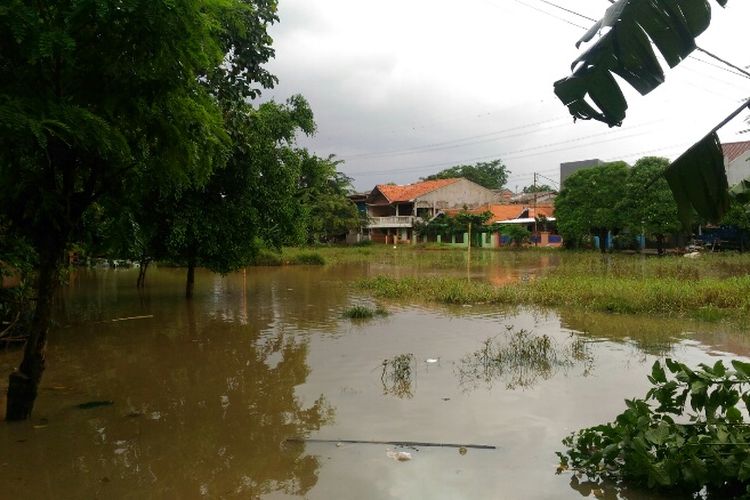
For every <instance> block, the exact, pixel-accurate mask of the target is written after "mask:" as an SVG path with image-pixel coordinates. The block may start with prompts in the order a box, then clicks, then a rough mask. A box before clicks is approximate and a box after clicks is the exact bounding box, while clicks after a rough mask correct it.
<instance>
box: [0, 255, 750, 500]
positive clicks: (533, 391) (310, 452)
mask: <svg viewBox="0 0 750 500" xmlns="http://www.w3.org/2000/svg"><path fill="white" fill-rule="evenodd" d="M553 264H554V263H553ZM547 265H550V263H549V262H546V263H544V262H541V263H540V264H539V265H538V266H531V267H529V268H525V269H520V270H519V269H516V270H508V269H501V270H500V271H497V270H496V269H495V267H497V266H492V269H485V270H484V271H481V270H480V271H477V270H471V269H470V270H469V274H470V275H471V276H472V277H473V278H474V279H487V280H490V281H495V282H502V281H503V279H506V278H507V277H508V276H510V277H515V278H516V279H523V278H524V276H526V275H528V274H532V275H533V274H534V273H538V272H541V270H542V269H544V268H545V267H546V266H547ZM419 272H425V273H429V272H432V271H431V270H429V269H424V270H419V269H417V270H415V269H414V268H398V267H393V266H391V267H388V266H383V265H364V264H362V265H360V264H356V265H341V266H326V267H304V266H301V267H282V268H256V269H248V270H247V271H246V272H244V273H236V274H232V275H229V276H226V277H221V276H218V275H212V274H210V273H207V272H199V273H198V274H197V288H196V297H195V299H194V300H192V301H190V302H188V301H185V300H184V299H183V298H182V292H183V280H184V272H183V271H181V270H178V269H154V270H150V271H149V276H148V288H147V290H146V291H145V292H143V293H141V294H139V293H138V292H137V291H136V290H135V288H134V283H135V279H136V272H135V271H133V270H125V271H115V270H90V271H77V272H75V273H74V275H73V276H71V280H70V284H69V285H68V286H67V287H66V288H65V290H64V292H63V294H62V296H61V297H60V300H59V303H58V305H57V320H56V321H57V325H56V327H55V329H54V332H53V334H52V335H51V340H50V345H49V352H48V359H49V367H48V369H47V372H46V373H45V377H44V380H43V386H42V388H41V393H40V396H39V398H38V401H37V406H36V409H35V413H34V418H33V420H32V421H30V422H23V423H14V424H7V423H2V422H0V479H1V480H2V486H0V497H2V498H14V499H15V498H33V499H43V498H133V499H142V498H271V499H277V498H297V497H302V498H310V499H349V498H356V499H383V498H420V499H421V498H424V499H463V498H466V499H485V498H486V499H536V498H540V499H548V498H549V499H552V498H554V499H558V498H571V499H572V498H580V497H582V496H591V497H592V498H593V494H592V492H591V487H590V485H586V484H579V482H578V480H577V479H576V478H575V477H573V476H571V475H570V474H568V473H563V474H560V475H557V474H556V473H555V469H556V466H557V459H556V456H555V453H554V452H555V451H557V450H561V444H560V440H561V439H562V438H563V437H564V436H566V435H567V434H568V433H570V432H572V431H573V430H576V429H578V428H581V427H584V426H590V425H594V424H597V423H601V422H604V421H609V420H611V419H613V417H615V415H617V414H618V413H619V412H621V411H622V410H623V409H624V404H623V399H624V398H630V397H639V396H642V395H644V394H645V392H646V390H647V388H648V382H647V380H646V374H647V373H648V372H649V370H650V367H651V365H652V363H653V362H654V360H656V359H659V358H660V357H663V356H671V357H674V358H676V359H678V360H681V361H684V362H688V363H691V364H696V363H699V362H710V363H713V362H715V361H716V359H722V358H728V357H736V356H747V355H749V354H750V341H748V340H747V338H746V336H745V335H744V334H743V332H741V331H733V330H732V329H731V328H729V327H727V326H724V325H721V324H710V323H696V322H685V321H678V320H656V319H649V318H643V317H637V318H633V317H623V316H613V315H601V314H590V313H582V312H575V311H565V310H562V311H543V310H537V309H525V308H521V309H513V308H509V309H499V308H486V307H485V308H482V307H456V308H445V307H427V306H419V305H414V304H397V303H393V302H389V303H384V305H385V307H386V308H387V309H388V310H389V311H390V313H391V314H390V315H389V316H387V317H385V318H375V319H373V320H370V321H365V322H352V321H350V320H346V319H343V318H342V311H343V310H344V309H345V308H347V307H350V306H351V305H353V304H374V301H373V300H372V299H371V298H370V297H368V296H367V295H366V294H363V293H362V292H360V291H358V290H356V289H355V288H353V287H351V286H350V284H351V282H352V281H353V280H356V279H358V278H360V277H363V276H366V275H374V274H401V275H404V274H411V273H419ZM462 272H464V270H462V269H458V270H456V273H462ZM139 316H141V318H136V319H126V320H122V321H112V320H113V319H119V318H133V317H139ZM143 316H145V317H143ZM525 332H528V333H525ZM518 335H529V336H541V335H547V336H548V337H549V338H551V339H552V345H553V348H554V349H557V350H559V351H560V352H561V353H563V352H566V353H567V352H572V353H573V354H572V355H570V356H568V357H567V358H565V359H564V361H565V362H563V363H559V364H547V365H544V366H536V365H534V366H525V367H524V366H508V367H506V369H504V370H496V369H491V368H488V367H487V366H484V365H482V362H481V360H482V352H483V349H486V348H487V346H489V345H490V344H493V345H498V346H502V345H507V341H508V340H509V339H512V338H514V337H516V336H518ZM488 339H490V340H488ZM573 345H575V346H577V349H574V350H572V351H569V347H571V346H573ZM19 357H20V352H18V351H17V350H10V351H6V352H0V373H4V374H5V373H8V372H10V371H11V369H12V368H13V367H14V366H15V365H16V364H17V363H18V361H19ZM562 357H563V358H564V356H562ZM5 381H6V379H5V376H4V375H3V378H2V379H0V390H2V394H3V395H4V393H5V387H4V385H5ZM0 398H2V396H0ZM92 402H93V404H90V405H86V403H92ZM110 402H111V404H110ZM79 405H84V408H81V407H79ZM0 411H3V412H4V400H3V399H0ZM290 438H302V439H305V438H313V439H318V440H331V441H332V442H306V443H305V442H302V443H300V442H295V441H291V442H290V441H287V440H288V439H290ZM343 440H371V441H419V442H432V443H455V444H481V445H492V446H496V449H473V448H470V447H466V449H464V450H462V449H458V448H450V447H425V446H416V447H414V448H395V447H394V446H391V445H387V444H351V443H344V442H340V441H343ZM399 451H404V452H408V453H410V454H411V460H409V461H397V460H394V458H393V457H394V452H399ZM597 493H598V494H601V493H600V492H597ZM605 495H611V493H606V492H605ZM620 495H621V496H622V497H625V498H655V497H653V496H649V495H648V494H646V493H643V492H638V491H626V492H621V493H620ZM610 497H611V498H614V496H610Z"/></svg>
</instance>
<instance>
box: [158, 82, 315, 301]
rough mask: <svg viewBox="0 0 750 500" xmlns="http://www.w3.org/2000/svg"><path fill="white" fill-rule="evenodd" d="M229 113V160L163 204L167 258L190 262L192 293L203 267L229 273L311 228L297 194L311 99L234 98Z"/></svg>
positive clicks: (164, 199)
mask: <svg viewBox="0 0 750 500" xmlns="http://www.w3.org/2000/svg"><path fill="white" fill-rule="evenodd" d="M225 115H226V116H227V118H226V121H227V124H226V125H227V129H228V130H229V132H230V134H231V137H232V142H233V146H232V149H231V151H230V155H229V159H228V161H227V163H226V165H224V166H223V167H221V168H218V169H216V170H215V171H214V173H213V174H212V175H211V177H210V178H209V179H208V181H207V182H206V184H205V185H202V186H196V187H193V188H190V189H187V190H183V191H175V192H168V193H167V194H166V195H163V196H162V197H161V200H160V202H159V203H157V205H156V207H157V208H156V213H157V214H158V217H157V218H156V219H157V221H159V222H158V223H159V224H160V225H161V229H159V230H158V231H156V233H157V234H159V237H160V238H159V239H163V241H164V242H165V247H166V249H165V258H166V259H168V260H170V261H172V262H174V263H177V264H180V265H184V266H186V267H187V278H186V283H185V296H186V297H187V298H191V297H192V295H193V289H194V286H195V269H196V267H199V266H200V267H205V268H207V269H209V270H211V271H214V272H219V273H228V272H231V271H234V270H237V269H239V268H241V267H243V266H245V265H248V264H249V263H250V262H252V260H253V258H254V256H255V254H256V253H257V251H258V249H259V248H260V247H261V246H263V247H275V248H280V247H281V245H282V244H283V243H285V242H288V241H292V242H299V241H300V240H301V239H302V238H303V236H304V225H303V211H302V207H301V205H300V203H299V201H298V200H297V199H296V195H297V184H298V182H299V177H300V171H301V163H302V157H301V155H300V153H299V151H297V150H295V149H294V147H293V145H294V140H295V136H296V134H297V132H299V131H301V132H304V133H307V134H310V133H312V132H313V131H314V128H315V124H314V122H313V116H312V111H311V110H310V107H309V105H308V104H307V101H306V100H305V99H304V98H303V97H302V96H294V97H292V98H290V99H289V100H288V101H287V103H286V104H284V105H281V104H278V103H276V102H274V101H270V102H266V103H263V104H261V105H260V106H258V107H257V108H253V107H252V106H251V105H249V104H246V103H242V102H235V103H233V107H232V108H230V109H227V110H226V111H225ZM147 217H148V218H149V219H153V217H152V216H150V215H147Z"/></svg>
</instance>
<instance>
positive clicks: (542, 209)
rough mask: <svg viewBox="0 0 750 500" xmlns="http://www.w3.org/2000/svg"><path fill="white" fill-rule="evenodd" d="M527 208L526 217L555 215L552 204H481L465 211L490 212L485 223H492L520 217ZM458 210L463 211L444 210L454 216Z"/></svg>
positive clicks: (474, 212)
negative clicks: (534, 205) (535, 205)
mask: <svg viewBox="0 0 750 500" xmlns="http://www.w3.org/2000/svg"><path fill="white" fill-rule="evenodd" d="M527 210H528V215H527V216H526V217H531V218H535V217H538V216H540V215H543V216H545V217H547V218H551V217H554V216H555V207H553V206H552V205H537V207H536V209H534V207H529V206H526V205H500V204H492V205H482V206H481V207H477V208H472V209H471V210H467V212H469V213H471V214H481V213H483V212H487V211H489V212H492V217H490V219H489V220H488V221H487V224H494V223H495V222H498V221H501V220H510V219H518V218H520V217H521V215H523V214H524V212H526V211H527ZM459 212H463V210H457V209H456V210H446V211H445V213H446V215H450V216H454V215H456V214H457V213H459Z"/></svg>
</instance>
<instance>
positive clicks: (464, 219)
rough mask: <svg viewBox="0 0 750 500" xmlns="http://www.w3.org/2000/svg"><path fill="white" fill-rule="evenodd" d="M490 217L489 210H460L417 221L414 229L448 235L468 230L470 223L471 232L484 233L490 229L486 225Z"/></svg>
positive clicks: (421, 233)
mask: <svg viewBox="0 0 750 500" xmlns="http://www.w3.org/2000/svg"><path fill="white" fill-rule="evenodd" d="M491 217H492V212H489V211H487V212H482V213H479V214H474V213H471V212H467V211H461V212H459V213H457V214H455V215H453V216H449V215H442V216H439V217H435V218H434V219H432V220H431V221H429V222H417V223H415V225H414V230H415V231H416V232H417V234H419V235H429V236H436V235H441V236H444V237H450V236H452V235H456V234H463V233H466V232H468V230H469V225H471V232H472V234H477V233H485V232H488V231H491V230H492V228H490V227H489V226H487V225H486V224H487V221H488V220H490V218H491Z"/></svg>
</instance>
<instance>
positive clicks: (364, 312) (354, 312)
mask: <svg viewBox="0 0 750 500" xmlns="http://www.w3.org/2000/svg"><path fill="white" fill-rule="evenodd" d="M388 314H389V313H388V311H387V310H386V309H385V308H384V307H383V306H381V305H378V306H377V307H375V309H372V308H370V307H367V306H364V305H361V304H358V305H355V306H352V307H350V308H348V309H346V310H344V312H343V313H342V316H343V317H345V318H348V319H371V318H374V317H375V316H388Z"/></svg>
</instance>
